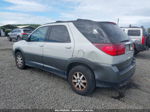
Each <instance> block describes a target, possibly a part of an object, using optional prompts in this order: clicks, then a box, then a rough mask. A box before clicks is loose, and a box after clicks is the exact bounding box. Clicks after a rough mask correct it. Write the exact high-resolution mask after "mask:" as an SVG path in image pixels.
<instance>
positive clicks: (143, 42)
mask: <svg viewBox="0 0 150 112" xmlns="http://www.w3.org/2000/svg"><path fill="white" fill-rule="evenodd" d="M145 41H146V37H145V36H143V37H142V44H143V45H144V44H145Z"/></svg>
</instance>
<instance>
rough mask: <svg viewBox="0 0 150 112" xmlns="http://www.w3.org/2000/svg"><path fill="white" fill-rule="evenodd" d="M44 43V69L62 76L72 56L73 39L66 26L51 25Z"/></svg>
mask: <svg viewBox="0 0 150 112" xmlns="http://www.w3.org/2000/svg"><path fill="white" fill-rule="evenodd" d="M48 32H49V36H48V38H47V39H46V42H45V43H44V56H43V60H44V68H45V69H47V70H50V71H54V72H59V73H62V74H64V71H65V67H66V64H67V61H68V59H69V58H72V54H73V48H74V46H73V39H72V35H71V32H70V30H69V27H68V26H67V25H63V24H61V25H52V26H50V27H49V31H48Z"/></svg>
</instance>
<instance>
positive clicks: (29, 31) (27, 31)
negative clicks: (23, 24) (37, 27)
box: [23, 29, 32, 33]
mask: <svg viewBox="0 0 150 112" xmlns="http://www.w3.org/2000/svg"><path fill="white" fill-rule="evenodd" d="M23 32H24V33H31V32H32V30H29V29H25V30H23Z"/></svg>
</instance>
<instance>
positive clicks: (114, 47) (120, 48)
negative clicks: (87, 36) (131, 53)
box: [94, 43, 125, 56]
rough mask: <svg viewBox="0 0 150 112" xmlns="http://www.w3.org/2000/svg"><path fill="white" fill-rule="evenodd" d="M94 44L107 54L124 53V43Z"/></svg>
mask: <svg viewBox="0 0 150 112" xmlns="http://www.w3.org/2000/svg"><path fill="white" fill-rule="evenodd" d="M94 45H95V46H96V47H97V48H98V49H99V50H101V51H103V52H105V53H106V54H109V55H111V56H118V55H123V54H125V45H124V44H97V43H94Z"/></svg>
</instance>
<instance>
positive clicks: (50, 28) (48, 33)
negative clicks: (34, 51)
mask: <svg viewBox="0 0 150 112" xmlns="http://www.w3.org/2000/svg"><path fill="white" fill-rule="evenodd" d="M54 26H64V27H65V28H66V30H67V32H68V35H69V41H68V42H54V41H51V40H49V39H50V38H49V37H51V32H52V29H53V27H54ZM45 42H50V43H62V44H63V43H71V36H70V33H69V30H68V27H67V26H66V25H62V24H60V25H50V26H49V28H48V32H47V37H46V40H45Z"/></svg>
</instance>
